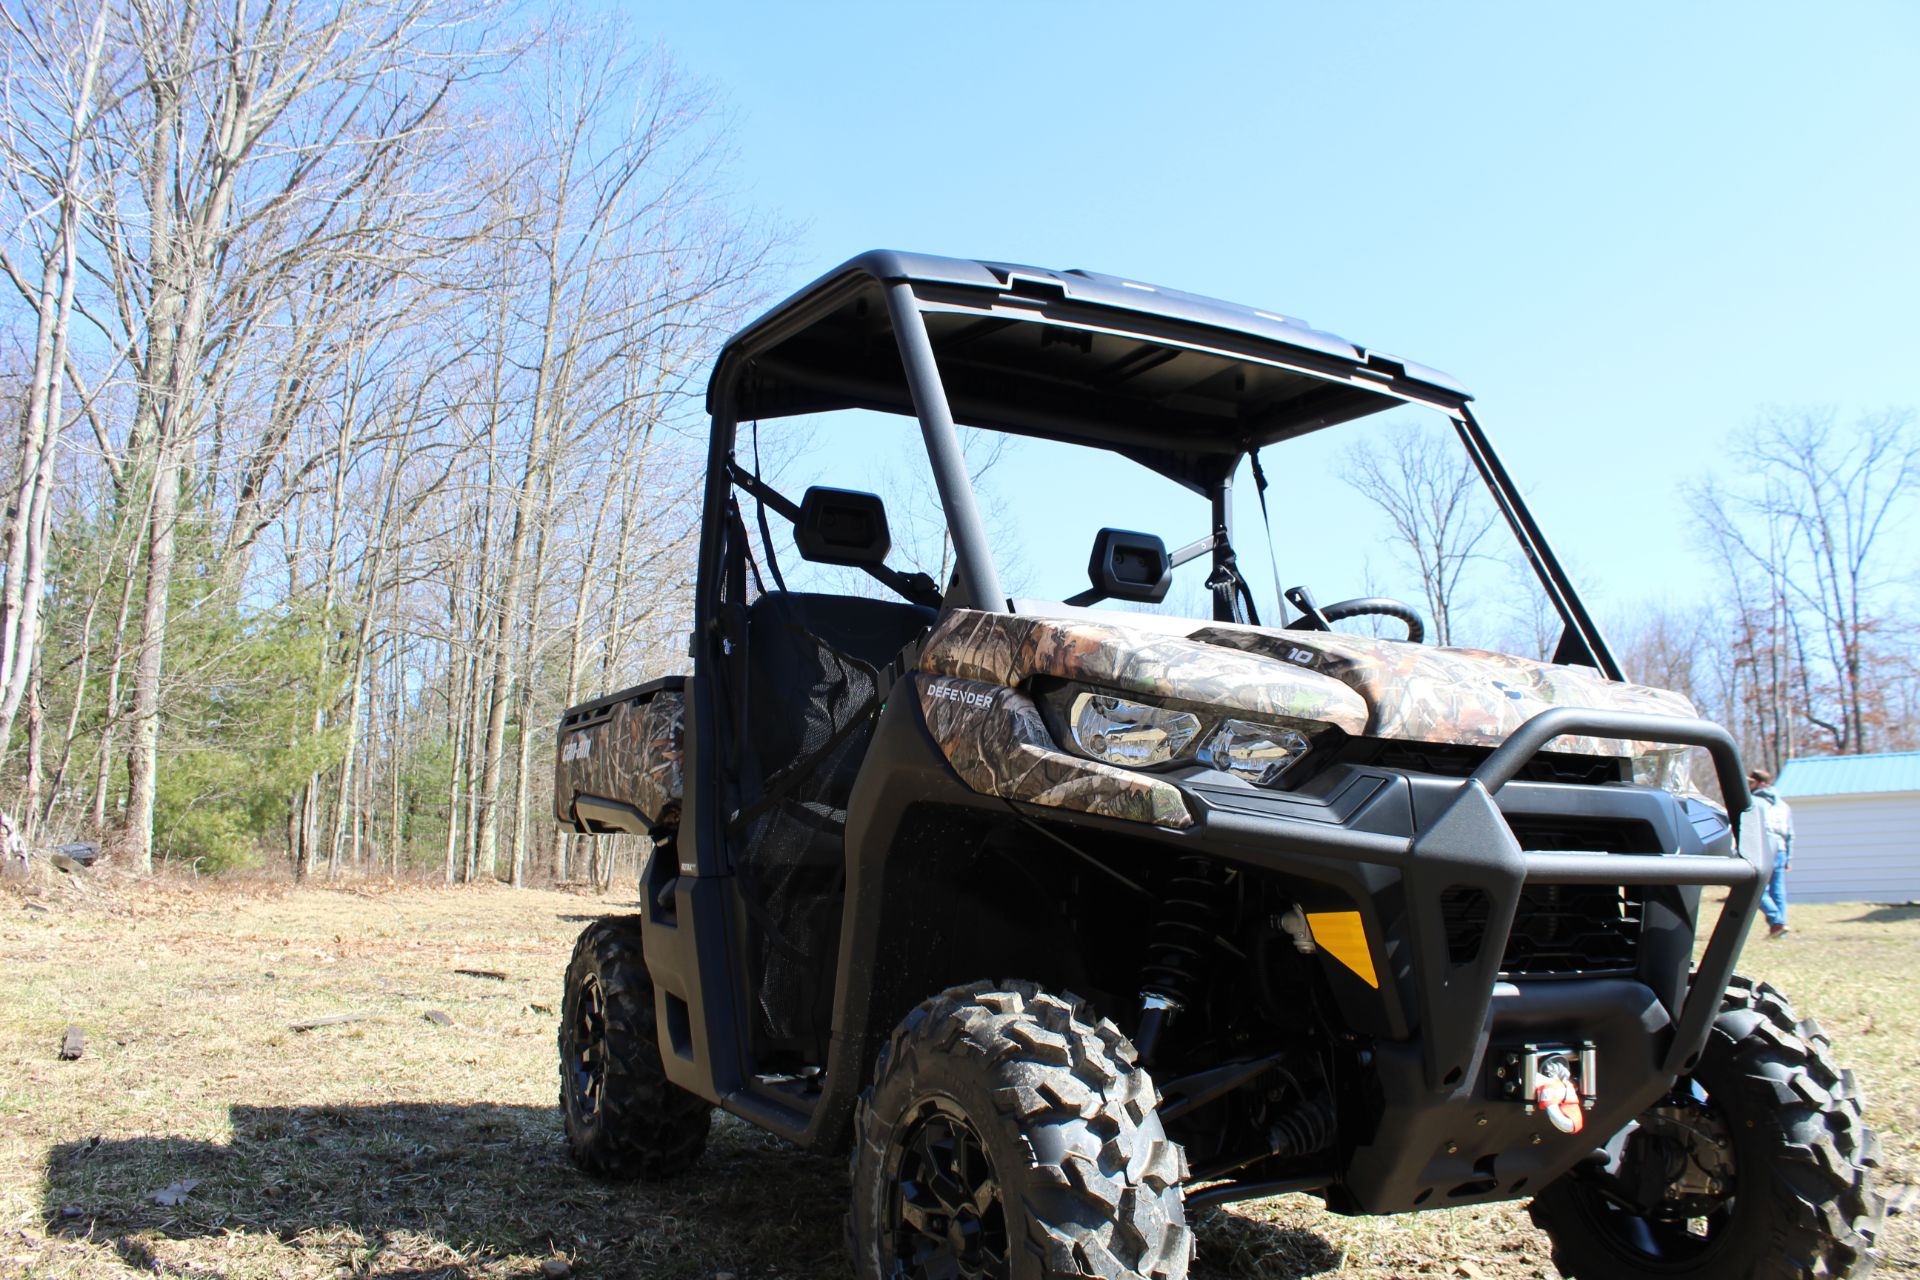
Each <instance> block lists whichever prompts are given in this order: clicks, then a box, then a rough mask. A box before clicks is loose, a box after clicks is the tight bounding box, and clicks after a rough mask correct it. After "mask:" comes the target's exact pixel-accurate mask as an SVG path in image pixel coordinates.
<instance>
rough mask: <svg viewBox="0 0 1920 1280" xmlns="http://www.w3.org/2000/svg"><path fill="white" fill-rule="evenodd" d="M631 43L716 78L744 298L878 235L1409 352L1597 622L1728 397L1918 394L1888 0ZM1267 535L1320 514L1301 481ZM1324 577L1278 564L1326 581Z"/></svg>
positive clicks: (1224, 13)
mask: <svg viewBox="0 0 1920 1280" xmlns="http://www.w3.org/2000/svg"><path fill="white" fill-rule="evenodd" d="M633 26H634V30H635V32H636V34H642V33H644V34H649V35H657V36H658V38H659V39H660V40H661V41H662V43H663V44H664V45H665V46H666V48H667V49H668V50H669V51H670V52H671V53H672V55H673V56H674V57H675V59H676V61H677V62H678V63H679V64H680V66H681V67H682V68H683V69H684V70H685V71H687V72H690V73H693V74H694V75H697V76H699V77H701V78H703V79H704V80H706V81H708V82H709V83H711V84H712V85H713V86H714V87H715V88H716V89H717V90H718V91H719V93H720V94H721V95H722V97H723V98H724V100H725V101H726V102H727V103H728V106H729V110H730V111H731V113H732V115H733V118H734V121H735V129H734V136H735V139H736V142H737V149H738V163H737V165H736V167H735V169H734V173H733V176H734V181H735V183H736V184H737V185H738V186H739V187H740V189H741V190H742V192H743V194H745V195H746V196H747V197H748V198H750V199H751V200H752V201H754V202H755V203H756V204H758V205H759V206H761V207H762V208H765V209H766V210H768V211H770V212H772V213H774V214H776V215H778V216H781V217H783V218H785V219H786V220H788V221H789V222H790V223H792V224H794V225H795V226H797V228H798V232H797V235H796V238H795V241H794V244H793V247H792V249H791V252H790V255H789V256H790V261H791V264H792V265H791V270H790V273H789V277H788V278H786V279H783V280H781V281H779V282H777V288H778V291H779V292H785V291H786V289H787V288H789V287H797V286H798V285H800V284H802V283H804V282H805V281H806V280H808V279H811V278H812V277H813V276H815V275H817V274H819V273H820V272H821V271H824V270H825V269H827V268H828V267H830V266H832V265H833V264H834V263H837V262H839V261H840V260H842V259H844V258H846V257H848V256H850V255H851V254H853V253H854V252H856V251H858V250H861V249H865V248H869V247H877V246H886V247H897V248H909V249H917V250H923V251H927V252H934V253H947V254H953V255H955V256H963V257H988V258H997V259H1003V260H1011V261H1024V262H1032V263H1037V264H1041V265H1045V266H1054V267H1087V268H1092V269H1095V270H1101V271H1107V272H1111V273H1114V274H1118V275H1125V276H1130V277H1132V278H1135V279H1140V280H1147V281H1152V282H1155V283H1160V284H1166V285H1171V286H1174V287H1177V288H1182V289H1188V290H1192V291H1195V292H1199V293H1207V294H1213V295H1215V296H1219V297H1224V298H1229V299H1233V300H1235V301H1241V302H1247V303H1252V304H1255V305H1259V306H1263V307H1267V308H1270V309H1273V310H1277V311H1281V312H1284V313H1286V314H1288V315H1293V316H1299V317H1303V318H1305V319H1307V320H1309V321H1311V322H1312V323H1314V324H1315V325H1316V326H1318V327H1321V328H1325V329H1330V330H1332V331H1333V332H1336V333H1339V334H1342V335H1343V336H1345V337H1348V338H1350V339H1352V340H1354V341H1356V342H1359V343H1361V344H1363V345H1367V346H1372V347H1375V348H1378V349H1382V350H1386V351H1390V352H1395V353H1398V354H1400V355H1403V356H1406V357H1409V358H1413V359H1417V360H1420V361H1422V362H1424V363H1427V364H1431V365H1434V366H1436V367H1438V368H1441V369H1445V370H1447V371H1448V372H1450V373H1452V374H1453V375H1455V376H1456V377H1458V378H1459V379H1461V380H1462V381H1463V382H1465V383H1466V384H1467V385H1468V386H1469V387H1471V388H1473V389H1474V391H1475V392H1476V394H1477V396H1478V397H1479V411H1480V413H1481V415H1482V418H1483V420H1484V421H1485V423H1486V424H1487V426H1488V428H1489V430H1490V432H1491V433H1492V434H1493V435H1494V438H1495V440H1496V442H1497V443H1498V444H1499V446H1500V448H1501V450H1502V452H1503V454H1504V456H1505V458H1506V460H1507V463H1508V465H1509V467H1510V469H1511V470H1512V471H1513V472H1514V473H1515V475H1516V476H1517V477H1518V478H1519V479H1520V481H1521V483H1522V485H1523V487H1525V488H1526V489H1527V491H1528V492H1529V494H1530V495H1531V499H1532V501H1533V503H1534V505H1535V508H1536V511H1537V514H1538V515H1539V516H1540V519H1541V521H1542V523H1543V524H1544V525H1545V527H1546V529H1547V531H1548V533H1549V535H1550V536H1551V537H1552V538H1553V540H1554V542H1555V543H1556V546H1557V547H1558V549H1559V550H1560V551H1561V553H1562V555H1563V556H1565V557H1566V558H1567V559H1568V560H1570V561H1571V562H1573V563H1574V564H1576V565H1577V566H1578V571H1579V577H1580V580H1581V582H1582V586H1583V589H1584V590H1585V591H1586V592H1587V593H1588V594H1589V595H1590V596H1592V597H1595V598H1596V600H1597V602H1598V604H1599V605H1600V607H1601V608H1602V609H1603V610H1606V611H1617V610H1619V609H1623V608H1626V607H1628V606H1630V605H1631V603H1633V602H1635V601H1637V600H1640V599H1643V598H1649V597H1653V598H1665V599H1669V600H1672V601H1675V602H1679V601H1684V599H1685V598H1686V597H1687V596H1688V595H1690V594H1692V593H1694V592H1696V591H1698V590H1699V587H1700V579H1701V575H1702V574H1703V573H1705V572H1706V568H1705V566H1706V561H1705V558H1704V557H1703V556H1701V555H1700V554H1699V553H1698V551H1697V549H1696V546H1697V544H1696V541H1695V538H1694V535H1693V531H1692V530H1691V528H1690V527H1689V521H1688V520H1687V518H1686V516H1685V511H1684V506H1683V504H1682V502H1681V499H1680V491H1679V485H1680V484H1681V483H1682V482H1684V481H1686V480H1688V479H1689V478H1695V477H1701V476H1705V475H1708V474H1711V473H1712V472H1713V471H1714V469H1715V467H1716V465H1717V464H1718V463H1719V461H1720V459H1721V458H1722V457H1723V453H1724V450H1723V444H1724V441H1725V439H1726V437H1727V436H1728V434H1729V433H1730V432H1732V431H1733V430H1735V429H1736V428H1738V427H1740V426H1741V425H1742V424H1744V423H1745V422H1747V421H1749V420H1750V419H1751V418H1752V417H1753V416H1754V415H1755V414H1756V413H1757V412H1759V411H1760V410H1762V409H1764V408H1766V407H1769V406H1793V405H1799V404H1812V403H1826V404H1836V405H1838V406H1840V407H1841V409H1842V410H1843V412H1849V413H1850V412H1851V411H1854V410H1869V409H1877V408H1881V407H1885V406H1890V405H1915V404H1920V385H1916V382H1917V380H1916V376H1915V369H1916V367H1920V362H1917V361H1916V350H1920V249H1917V248H1916V245H1915V239H1914V233H1915V228H1916V212H1920V163H1917V162H1920V6H1914V5H1910V4H1852V5H1845V6H1793V7H1788V6H1784V5H1764V4H1762V5H1745V6H1737V7H1736V6H1733V5H1715V4H1699V5H1685V6H1654V5H1627V6H1607V7H1605V8H1604V9H1603V10H1602V9H1595V10H1593V11H1591V12H1590V13H1588V14H1576V13H1572V12H1569V11H1567V10H1563V9H1558V8H1543V7H1535V6H1519V5H1513V6H1491V5H1473V6H1465V5H1413V4H1375V5H1369V6H1364V7H1363V6H1358V5H1340V6H1335V5H1320V6H1313V7H1307V6H1301V5H1278V4H1272V5H1265V4H1263V5H1251V4H1248V5H1227V4H1220V5H1211V6H1209V5H1199V4H1188V5H1182V6H1178V7H1176V6H1172V5H1155V6H1149V5H1133V4H1105V5H1091V4H1079V3H1049V4H1025V5H1013V4H972V5H960V4H918V5H915V4H907V3H896V4H888V5H864V4H863V5H853V4H811V5H795V4H778V5H776V4H751V5H741V4H735V5H711V4H679V5H662V6H657V7H650V8H648V9H645V10H636V11H634V14H633ZM1251 514H1252V511H1251V508H1250V507H1248V508H1246V509H1243V512H1242V519H1243V522H1244V521H1245V520H1246V518H1247V517H1248V516H1249V515H1251ZM1291 514H1292V516H1293V524H1294V526H1295V527H1302V526H1310V527H1313V528H1316V529H1317V528H1325V527H1327V524H1328V522H1334V521H1338V520H1339V519H1340V511H1339V507H1338V504H1337V503H1336V502H1335V501H1334V499H1333V498H1332V497H1331V496H1330V495H1329V493H1328V492H1326V491H1320V490H1316V492H1315V493H1314V494H1313V495H1312V497H1311V500H1308V498H1307V497H1306V496H1304V495H1297V501H1296V503H1295V505H1294V506H1293V509H1292V513H1291ZM1243 527H1244V523H1243ZM1170 540H1171V538H1170ZM1242 540H1243V541H1244V540H1245V537H1244V535H1243V539H1242ZM1076 554H1082V553H1078V552H1076ZM1356 573H1357V570H1356V568H1355V567H1354V566H1353V565H1352V564H1351V563H1346V564H1324V565H1320V566H1318V567H1316V568H1308V569H1303V570H1301V571H1300V572H1298V573H1293V574H1291V575H1290V576H1292V577H1293V578H1296V579H1302V580H1307V581H1310V582H1312V583H1313V585H1314V586H1315V589H1316V591H1317V593H1318V594H1319V595H1320V597H1321V598H1322V599H1323V600H1324V599H1332V598H1338V597H1340V596H1342V595H1353V594H1359V590H1358V588H1359V587H1360V585H1361V584H1360V583H1359V582H1357V581H1354V580H1353V579H1354V578H1355V576H1356ZM1323 579H1324V580H1323Z"/></svg>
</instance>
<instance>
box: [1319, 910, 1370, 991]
mask: <svg viewBox="0 0 1920 1280" xmlns="http://www.w3.org/2000/svg"><path fill="white" fill-rule="evenodd" d="M1307 928H1309V929H1311V930H1313V940H1314V942H1316V943H1317V944H1319V947H1320V949H1321V950H1322V951H1324V952H1326V953H1327V954H1328V955H1330V956H1332V957H1333V958H1334V959H1335V960H1338V961H1339V962H1340V963H1341V964H1343V965H1345V966H1347V968H1349V969H1351V970H1353V971H1354V973H1355V974H1357V975H1359V978H1360V981H1362V982H1364V983H1366V984H1367V985H1368V986H1370V987H1372V988H1373V989H1374V990H1376V991H1378V990H1379V989H1380V978H1379V975H1377V974H1375V973H1374V971H1373V952H1371V951H1369V950H1368V949H1367V930H1366V927H1365V926H1364V925H1362V924H1361V923H1360V913H1359V912H1358V911H1310V912H1308V913H1307Z"/></svg>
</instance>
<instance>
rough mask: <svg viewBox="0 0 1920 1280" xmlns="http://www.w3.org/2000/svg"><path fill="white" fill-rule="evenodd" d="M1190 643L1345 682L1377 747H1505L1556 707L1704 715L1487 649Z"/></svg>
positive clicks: (1280, 638) (1230, 636)
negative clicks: (1393, 743) (1383, 742)
mask: <svg viewBox="0 0 1920 1280" xmlns="http://www.w3.org/2000/svg"><path fill="white" fill-rule="evenodd" d="M1191 638H1192V639H1194V640H1197V641H1201V642H1203V643H1206V644H1217V645H1223V646H1226V647H1228V648H1232V649H1238V650H1240V651H1242V652H1245V653H1258V654H1263V655H1265V656H1267V657H1269V658H1272V659H1274V660H1275V661H1278V662H1285V663H1288V664H1289V665H1292V666H1296V667H1300V668H1303V669H1305V670H1308V671H1314V672H1317V673H1319V674H1321V675H1325V676H1328V677H1331V678H1332V679H1334V680H1338V681H1339V682H1340V683H1341V684H1343V685H1345V686H1347V687H1348V688H1349V689H1352V690H1353V691H1354V692H1355V693H1358V694H1359V695H1360V696H1361V698H1362V699H1364V700H1365V701H1366V704H1367V728H1366V732H1367V734H1368V735H1369V736H1371V737H1376V738H1391V739H1395V740H1398V741H1404V742H1436V743H1454V744H1459V745H1464V746H1497V745H1498V744H1500V743H1502V742H1505V741H1506V739H1507V735H1508V734H1510V733H1512V732H1513V731H1514V730H1515V729H1518V728H1519V727H1520V726H1521V725H1522V724H1525V723H1526V722H1527V721H1528V720H1530V719H1532V718H1533V717H1534V716H1536V715H1539V714H1540V713H1541V712H1542V711H1547V710H1550V709H1552V708H1554V707H1590V708H1594V709H1597V710H1602V711H1631V712H1636V713H1643V714H1647V715H1663V716H1687V717H1691V716H1693V715H1695V714H1696V712H1695V710H1694V706H1693V703H1692V702H1690V701H1689V700H1688V699H1687V698H1685V697H1683V696H1682V695H1680V694H1677V693H1672V692H1670V691H1668V690H1666V689H1652V688H1648V687H1647V686H1645V685H1637V684H1624V683H1621V682H1619V681H1614V680H1609V679H1607V678H1606V677H1605V676H1603V675H1601V674H1600V673H1599V672H1598V671H1595V670H1593V669H1592V668H1591V667H1574V666H1564V665H1561V664H1558V663H1552V662H1538V661H1535V660H1533V659H1531V658H1516V657H1513V656H1512V655H1510V654H1504V653H1492V652H1489V651H1488V650H1485V649H1438V648H1429V647H1427V646H1425V645H1418V644H1409V643H1407V642H1406V641H1404V640H1375V639H1370V638H1368V637H1366V636H1355V635H1347V634H1344V633H1328V632H1325V631H1277V630H1272V629H1269V628H1256V627H1238V626H1226V625H1219V624H1216V625H1214V626H1209V627H1205V628H1202V629H1201V630H1199V631H1196V632H1194V633H1193V635H1192V637H1191ZM1550 745H1551V747H1552V749H1553V750H1556V751H1571V752H1577V753H1580V754H1583V755H1631V754H1633V744H1630V743H1625V742H1618V741H1613V740H1609V739H1603V738H1584V737H1579V738H1576V737H1563V738H1559V739H1556V740H1555V741H1554V742H1553V743H1552V744H1550Z"/></svg>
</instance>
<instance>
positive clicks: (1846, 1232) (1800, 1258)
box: [1533, 978, 1885, 1280]
mask: <svg viewBox="0 0 1920 1280" xmlns="http://www.w3.org/2000/svg"><path fill="white" fill-rule="evenodd" d="M1827 1044H1828V1042H1827V1037H1826V1036H1825V1034H1824V1033H1822V1032H1821V1031H1820V1028H1819V1027H1818V1025H1816V1024H1814V1023H1812V1022H1799V1021H1797V1020H1796V1019H1795V1018H1794V1015H1793V1010H1792V1009H1791V1008H1790V1007H1789V1006H1788V1004H1787V1002H1786V1000H1785V998H1784V997H1782V996H1781V995H1780V993H1779V992H1778V991H1775V990H1774V989H1773V988H1772V987H1769V986H1767V985H1765V984H1756V983H1753V982H1751V981H1749V980H1748V979H1745V978H1735V979H1734V981H1733V984H1732V985H1731V986H1730V987H1729V988H1728V990H1727V994H1726V998H1725V1002H1724V1005H1723V1007H1722V1009H1721V1011H1720V1015H1719V1017H1718V1018H1717V1019H1716V1020H1715V1022H1714V1026H1713V1031H1712V1034H1711V1035H1710V1037H1709V1038H1708V1041H1707V1047H1706V1049H1705V1051H1704V1052H1703V1053H1702V1054H1701V1057H1700V1065H1699V1067H1698V1068H1697V1069H1696V1070H1695V1072H1694V1074H1693V1076H1692V1077H1690V1078H1689V1079H1685V1080H1682V1081H1681V1082H1680V1083H1679V1084H1678V1085H1676V1086H1675V1088H1674V1090H1673V1092H1672V1093H1670V1094H1669V1095H1668V1096H1667V1097H1666V1098H1664V1099H1662V1100H1661V1101H1660V1103H1658V1104H1657V1105H1655V1106H1654V1107H1651V1108H1649V1109H1648V1111H1647V1112H1646V1113H1645V1114H1644V1115H1642V1116H1641V1117H1640V1119H1639V1120H1638V1121H1636V1122H1635V1123H1634V1124H1633V1125H1630V1126H1629V1127H1628V1128H1627V1130H1626V1131H1625V1132H1624V1133H1622V1134H1621V1135H1619V1136H1618V1137H1616V1138H1615V1139H1614V1140H1613V1142H1612V1143H1610V1144H1609V1146H1608V1148H1607V1151H1608V1154H1609V1156H1610V1160H1609V1162H1608V1164H1607V1165H1606V1166H1605V1167H1604V1168H1598V1167H1596V1168H1593V1169H1590V1170H1587V1171H1585V1172H1576V1173H1574V1174H1569V1175H1568V1176H1566V1177H1564V1178H1562V1179H1560V1181H1558V1182H1556V1183H1554V1184H1553V1185H1552V1186H1551V1187H1549V1188H1547V1190H1546V1191H1544V1192H1543V1193H1541V1195H1540V1196H1539V1197H1538V1198H1537V1199H1535V1200H1534V1202H1533V1220H1534V1222H1535V1224H1536V1225H1538V1226H1539V1227H1540V1228H1541V1229H1542V1230H1544V1231H1545V1232H1546V1233H1547V1234H1548V1235H1549V1236H1551V1237H1552V1239H1553V1261H1554V1265H1555V1266H1557V1267H1558V1268H1559V1269H1560V1273H1561V1274H1562V1275H1564V1276H1569V1277H1577V1278H1578V1280H1641V1278H1642V1277H1655V1276H1666V1277H1694V1278H1698V1280H1747V1278H1748V1277H1756V1278H1759V1280H1800V1278H1802V1277H1808V1276H1832V1277H1840V1276H1865V1275H1867V1274H1868V1273H1869V1272H1870V1271H1871V1270H1872V1266H1873V1260H1872V1257H1871V1255H1870V1254H1869V1252H1868V1249H1869V1246H1871V1245H1872V1243H1873V1238H1874V1233H1875V1232H1876V1231H1877V1230H1878V1228H1879V1225H1880V1220H1881V1217H1882V1215H1883V1213H1884V1208H1885V1202H1884V1201H1883V1200H1882V1198H1881V1197H1880V1195H1879V1194H1878V1193H1877V1192H1876V1191H1875V1190H1874V1189H1873V1183H1872V1179H1873V1171H1874V1170H1875V1169H1876V1168H1878V1167H1879V1162H1880V1161H1879V1150H1880V1147H1879V1140H1878V1139H1877V1138H1876V1137H1875V1136H1874V1134H1873V1132H1872V1130H1870V1129H1868V1128H1867V1127H1866V1125H1865V1123H1864V1121H1863V1120H1862V1117H1861V1105H1860V1095H1859V1091H1858V1089H1857V1087H1856V1086H1855V1084H1854V1080H1853V1073H1852V1072H1849V1071H1840V1070H1838V1069H1836V1068H1835V1067H1834V1065H1833V1063H1832V1061H1831V1060H1830V1059H1829V1058H1828V1056H1827Z"/></svg>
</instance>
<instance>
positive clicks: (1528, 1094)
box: [1489, 1040, 1600, 1133]
mask: <svg viewBox="0 0 1920 1280" xmlns="http://www.w3.org/2000/svg"><path fill="white" fill-rule="evenodd" d="M1599 1063H1600V1054H1599V1051H1598V1050H1597V1049H1596V1048H1595V1047H1594V1044H1593V1042H1592V1041H1590V1040H1589V1041H1586V1042H1584V1043H1582V1044H1579V1045H1562V1044H1527V1045H1521V1046H1520V1047H1519V1048H1518V1049H1510V1050H1507V1051H1506V1052H1504V1053H1502V1054H1500V1055H1499V1056H1498V1057H1497V1058H1496V1059H1495V1061H1494V1068H1493V1080H1492V1082H1491V1087H1490V1090H1489V1091H1490V1092H1491V1093H1492V1094H1493V1096H1494V1097H1496V1098H1505V1099H1507V1100H1508V1101H1510V1102H1518V1103H1521V1104H1522V1105H1524V1106H1525V1107H1526V1109H1527V1113H1528V1114H1529V1115H1531V1114H1533V1113H1534V1112H1535V1111H1543V1112H1545V1113H1546V1116H1547V1119H1548V1120H1549V1121H1551V1122H1552V1124H1553V1127H1554V1128H1556V1129H1558V1130H1559V1131H1560V1132H1562V1133H1579V1132H1580V1131H1581V1130H1582V1129H1584V1128H1585V1127H1586V1123H1587V1122H1586V1113H1587V1112H1588V1111H1591V1110H1593V1104H1594V1099H1595V1098H1596V1097H1598V1096H1599Z"/></svg>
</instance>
